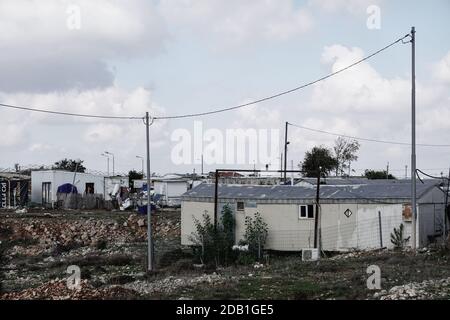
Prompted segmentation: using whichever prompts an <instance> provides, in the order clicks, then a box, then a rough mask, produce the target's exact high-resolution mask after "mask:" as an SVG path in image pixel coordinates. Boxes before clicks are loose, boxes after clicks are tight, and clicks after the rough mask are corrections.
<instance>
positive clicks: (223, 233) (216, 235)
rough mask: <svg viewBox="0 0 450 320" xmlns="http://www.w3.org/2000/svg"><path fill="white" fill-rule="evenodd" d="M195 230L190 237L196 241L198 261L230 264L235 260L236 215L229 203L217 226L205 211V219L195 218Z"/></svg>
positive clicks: (195, 250)
mask: <svg viewBox="0 0 450 320" xmlns="http://www.w3.org/2000/svg"><path fill="white" fill-rule="evenodd" d="M194 226H195V232H193V234H192V235H191V237H190V240H191V241H192V242H193V243H194V247H193V253H194V256H195V257H196V259H197V261H199V262H200V263H202V264H204V265H207V266H208V265H211V264H214V265H215V266H216V267H217V266H219V265H228V264H230V263H232V262H234V261H235V259H236V254H235V253H234V252H233V249H232V247H233V244H234V227H235V223H234V217H233V211H232V209H231V207H230V206H229V205H228V204H227V205H225V206H224V207H223V209H222V217H221V219H220V223H218V224H217V227H215V226H214V223H213V222H212V221H211V217H210V216H209V215H208V214H207V213H206V212H205V213H204V214H203V221H202V222H200V221H199V220H197V219H196V218H194Z"/></svg>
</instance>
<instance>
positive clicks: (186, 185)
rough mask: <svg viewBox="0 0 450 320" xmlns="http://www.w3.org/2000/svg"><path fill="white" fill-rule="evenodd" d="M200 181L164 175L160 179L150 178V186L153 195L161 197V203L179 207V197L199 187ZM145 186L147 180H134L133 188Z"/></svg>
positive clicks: (175, 175) (174, 175) (176, 175)
mask: <svg viewBox="0 0 450 320" xmlns="http://www.w3.org/2000/svg"><path fill="white" fill-rule="evenodd" d="M201 182H202V181H201V180H193V179H191V178H186V177H184V176H182V175H178V174H166V175H164V176H162V177H152V186H153V190H154V192H155V194H160V195H162V199H161V200H162V201H163V202H164V203H165V204H167V205H169V206H172V205H179V204H180V202H181V195H182V194H184V193H185V192H186V191H188V190H190V189H192V188H193V187H195V186H197V185H199V184H200V183H201ZM144 185H147V180H145V179H141V180H134V187H135V188H142V187H143V186H144Z"/></svg>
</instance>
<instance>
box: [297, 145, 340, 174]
mask: <svg viewBox="0 0 450 320" xmlns="http://www.w3.org/2000/svg"><path fill="white" fill-rule="evenodd" d="M336 166H337V160H336V158H335V157H333V154H332V151H331V150H330V149H328V148H326V147H324V146H320V147H314V148H312V150H311V151H307V152H306V153H305V159H304V160H303V162H302V164H301V170H302V171H304V175H305V176H306V177H317V173H318V172H319V167H320V168H321V169H320V170H321V175H322V176H323V177H325V176H327V175H328V174H329V173H330V171H332V170H333V169H335V168H336Z"/></svg>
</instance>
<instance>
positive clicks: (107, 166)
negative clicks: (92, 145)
mask: <svg viewBox="0 0 450 320" xmlns="http://www.w3.org/2000/svg"><path fill="white" fill-rule="evenodd" d="M101 156H102V157H105V158H106V168H107V172H108V177H109V157H108V155H107V154H104V153H102V154H101Z"/></svg>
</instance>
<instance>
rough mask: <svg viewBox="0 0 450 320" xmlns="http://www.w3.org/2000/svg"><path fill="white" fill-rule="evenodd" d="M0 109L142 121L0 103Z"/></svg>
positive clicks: (124, 117) (131, 118) (123, 117)
mask: <svg viewBox="0 0 450 320" xmlns="http://www.w3.org/2000/svg"><path fill="white" fill-rule="evenodd" d="M0 107H4V108H10V109H18V110H25V111H33V112H41V113H50V114H57V115H61V116H72V117H82V118H98V119H118V120H137V119H143V117H130V116H106V115H94V114H82V113H71V112H62V111H52V110H44V109H38V108H30V107H21V106H15V105H11V104H4V103H0Z"/></svg>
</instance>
